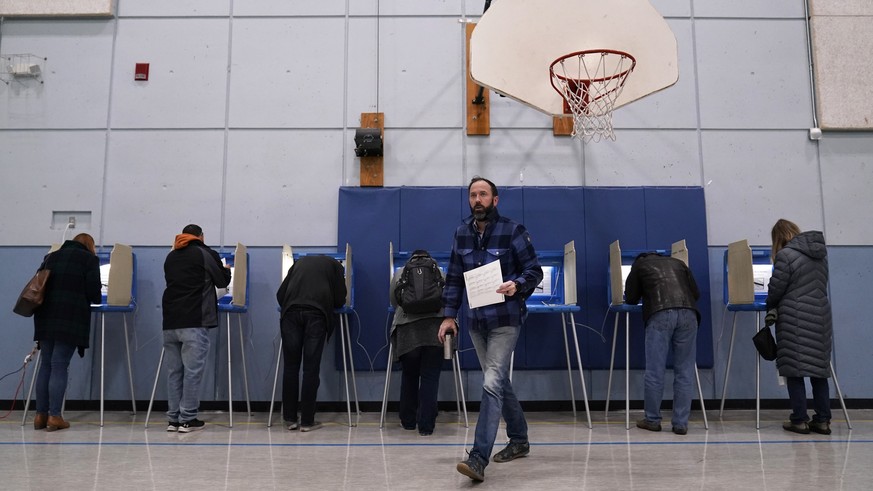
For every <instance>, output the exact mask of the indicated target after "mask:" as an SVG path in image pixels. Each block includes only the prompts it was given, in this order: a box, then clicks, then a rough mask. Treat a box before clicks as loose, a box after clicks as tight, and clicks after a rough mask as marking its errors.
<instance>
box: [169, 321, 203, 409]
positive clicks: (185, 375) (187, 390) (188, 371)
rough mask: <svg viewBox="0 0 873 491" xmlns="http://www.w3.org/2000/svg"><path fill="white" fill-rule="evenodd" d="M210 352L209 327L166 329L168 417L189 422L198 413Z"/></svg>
mask: <svg viewBox="0 0 873 491" xmlns="http://www.w3.org/2000/svg"><path fill="white" fill-rule="evenodd" d="M208 353H209V334H207V330H206V328H205V327H186V328H183V329H168V330H166V331H164V360H165V361H166V363H167V408H168V410H167V418H168V419H169V420H170V421H172V422H180V423H185V422H187V421H191V420H192V419H195V418H196V417H197V409H199V407H200V383H201V382H202V381H203V368H204V367H205V366H206V355H207V354H208Z"/></svg>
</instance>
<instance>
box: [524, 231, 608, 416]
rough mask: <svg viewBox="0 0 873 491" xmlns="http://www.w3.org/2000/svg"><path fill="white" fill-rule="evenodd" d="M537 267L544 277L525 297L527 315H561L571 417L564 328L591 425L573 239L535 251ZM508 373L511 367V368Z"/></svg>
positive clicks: (573, 401) (572, 399)
mask: <svg viewBox="0 0 873 491" xmlns="http://www.w3.org/2000/svg"><path fill="white" fill-rule="evenodd" d="M537 259H539V262H540V267H542V270H543V280H542V282H540V284H539V285H537V287H536V288H535V289H534V292H533V294H531V296H530V297H529V298H528V299H527V301H526V306H527V311H528V314H531V315H539V314H558V315H560V316H561V331H562V332H561V333H562V334H563V337H564V355H565V358H566V360H567V377H568V379H569V383H570V403H571V405H572V407H573V418H575V417H576V394H575V392H574V389H573V365H572V363H571V362H570V344H569V341H568V338H567V331H568V330H569V331H570V332H571V333H572V334H573V345H574V348H575V354H576V366H577V368H578V370H579V383H580V385H581V387H582V400H583V402H584V404H585V416H586V417H587V418H588V427H589V428H593V426H592V424H591V413H590V411H589V407H588V389H587V388H586V386H585V373H584V370H583V368H582V354H581V351H580V349H579V335H578V333H577V332H576V317H575V314H576V313H577V312H580V311H581V310H582V308H581V307H579V305H578V300H579V299H578V298H577V297H578V293H577V287H576V242H575V241H572V240H571V241H570V242H568V243H566V244H564V250H563V251H539V252H538V253H537ZM510 373H511V370H510Z"/></svg>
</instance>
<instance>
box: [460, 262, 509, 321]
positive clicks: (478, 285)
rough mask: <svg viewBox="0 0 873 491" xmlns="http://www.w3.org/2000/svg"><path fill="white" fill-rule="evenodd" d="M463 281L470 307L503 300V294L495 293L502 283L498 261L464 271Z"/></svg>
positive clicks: (473, 307)
mask: <svg viewBox="0 0 873 491" xmlns="http://www.w3.org/2000/svg"><path fill="white" fill-rule="evenodd" d="M464 283H465V284H466V285H467V302H469V304H470V308H471V309H475V308H478V307H484V306H485V305H491V304H494V303H500V302H502V301H503V294H502V293H497V289H498V288H500V285H501V284H503V273H502V272H501V271H500V261H493V262H490V263H488V264H486V265H485V266H479V267H478V268H476V269H471V270H470V271H467V272H465V273H464Z"/></svg>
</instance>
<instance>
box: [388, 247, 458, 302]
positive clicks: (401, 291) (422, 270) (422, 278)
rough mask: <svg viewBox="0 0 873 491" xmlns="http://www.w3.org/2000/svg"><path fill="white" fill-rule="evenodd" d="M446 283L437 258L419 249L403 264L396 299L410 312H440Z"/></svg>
mask: <svg viewBox="0 0 873 491" xmlns="http://www.w3.org/2000/svg"><path fill="white" fill-rule="evenodd" d="M445 284H446V281H445V280H444V279H443V275H442V274H441V273H440V268H439V265H437V262H436V260H435V259H434V258H432V257H431V256H430V254H428V253H427V251H422V250H418V251H415V252H413V253H412V257H410V258H409V261H407V262H406V265H405V266H403V272H402V273H401V274H400V279H399V280H398V281H397V286H396V287H395V288H394V299H395V300H397V305H399V306H400V307H402V308H403V310H404V312H406V313H408V314H427V313H434V312H439V310H440V309H441V308H442V306H443V305H442V296H443V287H444V286H445Z"/></svg>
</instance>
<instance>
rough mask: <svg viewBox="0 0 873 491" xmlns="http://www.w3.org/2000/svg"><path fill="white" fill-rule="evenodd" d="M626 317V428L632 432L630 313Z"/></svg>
mask: <svg viewBox="0 0 873 491" xmlns="http://www.w3.org/2000/svg"><path fill="white" fill-rule="evenodd" d="M624 316H625V317H624V427H625V429H626V430H630V312H626V313H625V314H624Z"/></svg>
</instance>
